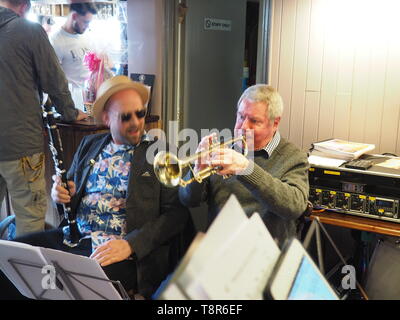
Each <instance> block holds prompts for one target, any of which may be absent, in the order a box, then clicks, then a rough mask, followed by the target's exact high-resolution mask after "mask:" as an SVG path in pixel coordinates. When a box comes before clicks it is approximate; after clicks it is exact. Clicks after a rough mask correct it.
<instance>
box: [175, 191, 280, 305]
mask: <svg viewBox="0 0 400 320" xmlns="http://www.w3.org/2000/svg"><path fill="white" fill-rule="evenodd" d="M279 255H280V250H279V248H278V246H277V245H276V243H275V241H274V240H273V239H272V236H271V234H270V233H269V231H268V230H267V228H266V226H265V224H264V222H263V221H262V219H261V218H260V216H259V215H258V214H257V213H255V214H253V215H252V217H251V218H250V219H249V218H248V217H247V216H246V214H245V212H244V211H243V209H242V207H241V206H240V204H239V202H238V200H237V199H236V197H235V196H231V197H230V198H229V200H228V202H227V203H226V204H225V206H224V208H223V209H222V210H221V212H220V213H219V214H218V216H217V218H216V219H215V220H214V222H213V224H212V225H211V227H210V228H209V230H208V231H207V233H206V236H205V237H204V238H203V240H202V241H201V243H200V244H199V245H198V248H197V249H196V251H195V252H194V253H193V255H192V257H191V260H190V261H189V263H188V264H187V265H186V268H185V270H184V271H183V272H182V273H181V276H180V277H179V278H178V279H177V281H178V283H179V285H180V286H181V288H184V289H185V291H186V293H187V294H188V296H189V297H190V298H191V299H262V293H263V289H264V287H265V285H266V282H267V280H268V278H269V276H270V274H271V272H272V269H273V266H274V265H275V263H276V261H277V259H278V257H279Z"/></svg>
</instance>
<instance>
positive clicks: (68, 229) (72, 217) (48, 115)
mask: <svg viewBox="0 0 400 320" xmlns="http://www.w3.org/2000/svg"><path fill="white" fill-rule="evenodd" d="M52 106H53V104H52V103H51V101H50V98H47V101H46V103H45V104H44V105H43V120H44V125H45V127H46V128H47V132H48V134H49V147H50V151H51V153H52V155H53V160H54V165H55V171H56V174H57V176H59V177H60V178H61V186H62V187H64V188H65V189H67V190H68V192H69V188H68V184H67V171H66V169H65V167H64V164H65V162H64V156H63V152H64V151H63V147H62V143H61V136H60V132H59V130H58V127H57V123H56V120H55V118H54V112H53V108H52ZM62 207H63V211H64V217H65V218H66V219H67V221H68V225H67V226H65V227H64V228H63V234H64V241H63V243H64V244H65V245H67V246H69V247H76V246H77V245H78V244H79V242H80V240H81V239H82V233H81V232H80V230H79V226H78V223H77V221H76V212H73V211H72V209H71V203H70V202H69V203H63V204H62Z"/></svg>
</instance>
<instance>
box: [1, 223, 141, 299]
mask: <svg viewBox="0 0 400 320" xmlns="http://www.w3.org/2000/svg"><path fill="white" fill-rule="evenodd" d="M15 241H18V242H23V243H27V244H30V245H33V246H38V247H44V248H49V249H56V250H61V251H64V252H69V253H73V254H78V255H82V256H87V257H88V256H90V255H91V253H92V243H91V239H83V240H82V241H81V242H80V244H79V245H78V246H76V247H73V248H71V247H68V246H66V245H65V244H64V243H63V233H62V229H54V230H49V231H45V232H38V233H32V234H29V235H26V236H22V237H19V238H16V239H15ZM103 270H104V272H105V274H106V275H107V276H108V278H109V279H110V280H115V281H120V282H121V284H122V286H123V287H124V289H125V290H126V291H133V292H134V293H136V292H137V277H136V262H135V261H134V260H124V261H121V262H117V263H113V264H111V265H108V266H106V267H103ZM4 299H7V300H9V299H11V300H13V299H24V296H22V295H21V294H20V293H19V291H18V290H17V289H16V288H15V287H14V285H13V284H12V282H11V281H9V280H8V278H7V277H6V276H5V275H4V273H3V272H2V271H0V300H4Z"/></svg>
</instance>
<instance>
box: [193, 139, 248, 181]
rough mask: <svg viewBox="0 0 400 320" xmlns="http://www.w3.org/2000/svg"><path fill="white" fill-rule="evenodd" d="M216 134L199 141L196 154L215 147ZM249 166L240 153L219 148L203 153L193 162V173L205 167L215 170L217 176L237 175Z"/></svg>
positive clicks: (226, 148) (227, 148)
mask: <svg viewBox="0 0 400 320" xmlns="http://www.w3.org/2000/svg"><path fill="white" fill-rule="evenodd" d="M217 145H218V140H217V134H216V133H212V134H210V135H208V136H205V137H203V139H201V141H200V143H199V145H198V147H197V150H196V153H199V152H203V151H206V150H208V149H209V148H210V146H214V147H215V146H217ZM248 165H249V160H248V159H247V158H246V157H245V156H244V155H242V154H241V153H239V152H237V151H235V150H234V149H231V148H229V147H221V148H216V149H214V151H213V152H211V153H205V154H204V156H202V157H200V158H199V159H198V160H197V161H196V162H195V167H194V171H195V172H196V173H197V172H199V171H200V170H203V169H205V168H206V167H209V166H211V167H214V168H217V169H218V171H217V174H219V175H222V176H227V175H232V174H239V173H241V172H242V171H243V170H245V169H246V168H247V167H248Z"/></svg>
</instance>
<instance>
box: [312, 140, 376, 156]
mask: <svg viewBox="0 0 400 320" xmlns="http://www.w3.org/2000/svg"><path fill="white" fill-rule="evenodd" d="M374 149H375V145H374V144H367V143H359V142H351V141H345V140H340V139H330V140H326V141H321V142H315V143H313V145H312V151H311V155H312V156H319V157H328V158H334V159H341V160H346V161H349V160H353V159H357V158H359V157H360V156H361V155H363V154H364V153H367V152H369V151H372V150H374Z"/></svg>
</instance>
